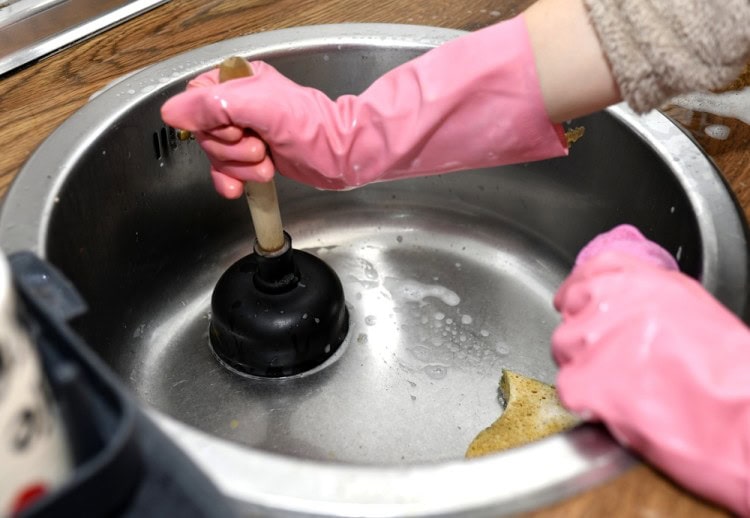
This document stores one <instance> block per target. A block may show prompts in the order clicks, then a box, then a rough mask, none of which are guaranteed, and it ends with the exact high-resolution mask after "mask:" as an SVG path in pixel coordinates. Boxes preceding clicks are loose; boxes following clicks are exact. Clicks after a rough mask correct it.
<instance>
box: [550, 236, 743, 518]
mask: <svg viewBox="0 0 750 518" xmlns="http://www.w3.org/2000/svg"><path fill="white" fill-rule="evenodd" d="M633 230H635V229H632V227H629V228H626V230H623V229H622V228H618V229H615V231H613V232H612V233H610V234H604V235H603V236H600V237H598V238H597V239H595V240H594V241H593V242H592V244H591V245H590V246H587V247H586V248H585V249H584V250H583V252H582V253H581V255H580V256H579V262H578V264H577V266H576V267H575V269H574V271H573V273H572V274H571V275H570V276H569V277H568V279H567V280H566V281H565V282H564V283H563V285H562V287H561V288H560V290H559V291H558V293H557V295H556V297H555V307H556V308H557V309H558V310H559V311H560V312H561V313H562V320H563V323H562V324H561V325H560V326H559V327H558V328H557V330H556V331H555V333H554V335H553V337H552V352H553V355H554V357H555V360H556V361H557V362H558V364H559V366H560V372H559V375H558V378H557V389H558V391H559V394H560V398H561V400H562V402H563V404H564V405H565V406H566V407H568V408H569V409H570V410H572V411H574V412H576V413H578V414H580V415H581V416H583V417H585V418H587V419H591V420H599V421H602V422H603V423H604V424H605V425H606V426H607V428H608V429H609V430H610V431H611V432H612V434H613V435H614V436H615V437H616V438H617V439H618V441H620V442H621V443H622V444H623V445H625V446H628V447H630V448H632V449H633V450H635V451H637V452H639V453H640V454H641V455H643V457H644V458H646V459H647V460H649V461H650V462H651V463H653V464H654V465H655V466H657V467H659V468H660V469H662V470H663V471H664V472H665V473H667V474H668V475H670V476H671V477H673V478H674V479H675V480H676V481H677V482H679V483H681V484H683V485H684V486H686V487H687V488H689V489H691V490H693V491H694V492H696V493H698V494H700V495H702V496H704V497H706V498H709V499H711V500H714V501H716V502H718V503H720V504H722V505H724V506H726V507H728V508H730V509H732V510H733V511H734V512H736V513H739V514H740V515H743V516H750V332H748V329H747V328H746V327H745V325H744V324H743V323H742V322H741V321H740V320H739V319H738V318H737V317H735V316H734V315H733V314H732V313H730V312H729V311H728V310H727V309H725V308H724V307H723V306H722V305H721V304H719V303H718V302H717V301H716V300H715V299H714V298H713V297H712V296H711V295H710V294H709V293H708V292H706V291H705V289H704V288H703V287H702V286H701V285H700V284H699V283H698V282H696V281H694V280H693V279H691V278H689V277H687V276H685V275H683V274H681V273H680V272H679V271H676V270H674V269H673V265H672V266H670V265H669V264H665V263H664V261H663V259H664V258H663V254H666V251H662V253H654V251H655V250H658V249H659V247H658V245H656V244H655V243H650V242H648V241H647V240H645V238H643V237H642V236H640V233H638V234H637V235H638V236H640V238H637V236H636V235H635V234H634V233H632V231H633ZM635 232H637V231H635ZM622 233H624V234H625V239H624V240H622V239H618V238H617V235H618V234H622Z"/></svg>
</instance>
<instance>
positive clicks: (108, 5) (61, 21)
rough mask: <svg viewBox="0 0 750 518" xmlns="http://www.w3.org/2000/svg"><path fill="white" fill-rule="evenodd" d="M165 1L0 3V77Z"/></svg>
mask: <svg viewBox="0 0 750 518" xmlns="http://www.w3.org/2000/svg"><path fill="white" fill-rule="evenodd" d="M167 1H168V0H10V1H5V2H0V74H5V73H7V72H10V71H12V70H14V69H15V68H17V67H20V66H22V65H25V64H27V63H29V62H31V61H34V60H36V59H39V58H41V57H43V56H46V55H47V54H51V53H52V52H56V51H58V50H60V49H62V48H63V47H66V46H67V45H70V44H72V43H75V42H77V41H80V40H82V39H85V38H88V37H90V36H92V35H94V34H96V33H99V32H101V31H103V30H106V29H109V28H110V27H112V26H114V25H117V24H119V23H122V22H124V21H126V20H128V19H130V18H132V17H134V16H136V15H138V14H141V13H143V12H145V11H148V10H149V9H153V8H154V7H156V6H157V5H160V4H163V3H165V2H167Z"/></svg>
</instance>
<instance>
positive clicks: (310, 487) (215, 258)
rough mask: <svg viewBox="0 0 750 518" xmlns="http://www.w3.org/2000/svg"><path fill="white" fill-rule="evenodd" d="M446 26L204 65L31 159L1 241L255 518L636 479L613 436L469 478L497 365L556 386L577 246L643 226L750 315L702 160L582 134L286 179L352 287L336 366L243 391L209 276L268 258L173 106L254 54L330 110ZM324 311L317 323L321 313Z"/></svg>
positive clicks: (137, 80)
mask: <svg viewBox="0 0 750 518" xmlns="http://www.w3.org/2000/svg"><path fill="white" fill-rule="evenodd" d="M460 34H461V33H460V32H457V31H452V30H445V29H436V28H428V27H415V26H393V25H339V26H318V27H306V28H300V29H293V30H282V31H277V32H271V33H265V34H256V35H251V36H247V37H243V38H238V39H234V40H229V41H225V42H222V43H219V44H216V45H212V46H208V47H204V48H200V49H196V50H194V51H191V52H188V53H186V54H183V55H180V56H177V57H174V58H171V59H169V60H167V61H164V62H162V63H159V64H157V65H154V66H151V67H149V68H147V69H144V70H142V71H140V72H138V73H136V74H134V75H132V76H129V77H127V78H125V79H123V80H122V81H120V82H119V83H116V84H114V85H112V86H110V87H109V88H108V89H106V90H105V91H103V92H101V93H100V94H99V95H98V96H96V97H95V98H94V99H93V100H92V101H91V102H90V103H89V104H88V105H87V106H85V107H84V108H82V109H81V110H80V111H78V112H77V113H76V114H74V115H73V116H72V117H71V118H70V119H69V120H67V121H66V122H65V123H64V124H63V125H62V126H61V127H60V128H59V129H58V130H57V131H55V132H54V133H53V134H52V135H51V136H50V137H49V138H48V139H47V140H46V141H45V142H44V143H43V144H42V145H41V147H40V148H39V149H38V150H37V151H36V153H35V154H34V155H33V156H32V157H31V158H30V160H29V161H28V162H27V163H26V165H25V166H24V168H23V169H22V171H21V172H20V174H19V175H18V177H17V179H16V181H15V183H14V185H13V186H12V188H11V190H10V192H9V193H8V196H7V198H6V200H5V203H4V206H3V208H2V214H1V215H0V246H2V248H4V249H5V250H6V251H7V252H11V251H14V250H18V249H32V250H35V251H37V252H38V253H40V254H41V255H43V256H44V257H46V258H47V259H48V260H50V261H51V262H52V263H53V264H55V265H56V266H58V267H59V268H60V269H61V270H62V271H63V272H64V273H65V274H66V275H67V276H68V277H69V278H70V279H71V280H72V281H73V282H74V284H75V285H76V286H77V287H78V289H79V290H80V291H81V293H82V294H83V296H84V297H85V298H86V299H87V300H88V302H89V304H90V306H91V309H90V311H89V313H88V314H87V315H86V316H85V317H84V318H82V319H81V320H80V321H78V322H76V327H77V329H78V330H79V331H80V333H81V334H82V335H83V337H84V338H86V340H87V341H88V343H89V344H90V346H91V347H92V348H93V349H94V350H95V351H96V352H97V353H98V354H99V355H100V356H101V357H102V358H103V359H104V361H105V362H107V363H108V364H109V365H110V366H111V368H112V369H113V370H114V371H115V372H116V373H118V374H119V375H120V376H121V378H122V380H123V381H124V382H125V383H126V384H128V385H129V386H130V388H131V389H132V390H133V392H134V393H135V394H136V395H137V397H138V398H139V399H140V400H141V401H143V403H144V404H146V405H148V406H149V407H150V408H151V409H152V410H153V412H152V415H153V416H154V419H156V420H157V421H158V422H159V423H160V424H161V425H162V426H163V427H164V429H165V430H166V431H167V432H168V433H169V434H170V435H171V436H172V437H173V438H174V440H175V441H177V442H178V443H179V444H181V445H182V446H184V447H185V449H186V450H187V451H188V452H189V453H190V454H191V455H192V456H193V458H194V459H195V460H196V461H197V462H198V463H199V464H200V465H201V466H202V467H203V468H204V469H205V470H206V471H207V472H208V473H209V475H210V476H211V477H212V478H213V479H214V480H215V481H216V482H217V484H218V485H219V486H220V488H222V489H223V490H224V491H225V492H226V494H227V495H228V496H230V497H231V498H233V499H234V500H236V501H237V504H238V506H240V507H241V509H242V512H243V513H244V514H248V515H253V514H256V515H259V516H269V515H273V516H277V515H279V516H287V515H299V516H303V515H304V516H372V517H375V516H381V517H384V516H392V517H409V516H453V515H457V516H458V515H460V516H464V515H471V516H493V517H494V516H500V515H503V514H509V513H516V512H519V511H522V510H527V509H531V508H534V507H538V506H541V505H544V504H547V503H549V502H552V501H555V500H557V499H560V498H563V497H565V496H568V495H570V494H573V493H575V492H577V491H581V490H583V489H585V488H588V487H591V486H592V485H594V484H597V483H600V482H602V481H604V480H607V479H608V478H611V477H612V476H614V475H616V474H617V473H619V472H621V471H622V470H623V469H624V468H625V467H626V466H628V464H629V463H630V462H631V460H630V457H629V455H628V454H627V453H626V452H625V451H624V450H622V449H621V448H619V447H618V446H617V445H616V444H615V443H614V442H613V441H612V440H611V439H610V437H609V436H608V435H607V434H606V432H605V431H604V430H603V429H601V428H599V427H596V426H581V427H578V428H576V429H575V430H572V431H570V432H568V433H564V434H560V435H557V436H554V437H551V438H548V439H545V440H542V441H539V442H537V443H534V444H531V445H528V446H526V447H522V448H518V449H515V450H513V451H508V452H505V453H502V454H498V455H493V456H488V457H485V458H482V459H477V460H472V461H466V460H463V455H464V452H465V451H466V448H467V446H468V444H469V443H470V441H471V440H472V438H473V437H474V436H475V435H476V434H477V433H478V432H479V431H480V430H482V429H483V428H484V427H486V426H488V425H489V424H490V423H491V422H492V421H494V420H495V419H496V418H497V416H498V415H500V413H501V412H502V405H501V403H500V401H499V397H498V389H497V386H498V380H499V377H500V373H501V369H502V368H509V369H512V370H515V371H518V372H520V373H522V374H525V375H527V376H531V377H535V378H538V379H541V380H544V381H547V382H553V381H554V377H555V365H554V363H553V362H552V360H551V358H550V354H549V339H550V335H551V333H552V331H553V329H554V327H555V325H556V323H557V321H558V317H557V315H556V313H555V311H554V309H553V308H552V302H551V301H552V297H553V294H554V292H555V290H556V289H557V287H558V286H559V284H560V282H561V281H562V280H563V278H564V277H565V275H566V274H567V272H568V271H569V269H570V267H571V264H572V260H573V258H574V257H575V254H576V252H577V251H578V250H579V248H580V247H581V246H582V245H583V244H584V243H586V242H587V241H588V240H589V239H591V238H592V237H593V236H594V235H596V234H597V233H599V232H601V231H604V230H607V229H609V228H611V227H613V226H614V225H617V224H620V223H631V224H634V225H636V226H638V227H639V228H641V229H642V230H643V231H644V232H645V234H646V235H647V236H649V237H650V238H652V239H654V240H656V241H658V242H659V243H661V244H662V245H663V246H665V247H666V248H667V249H668V250H670V251H671V252H672V253H674V254H675V255H676V256H677V258H678V260H679V263H680V266H681V268H682V269H683V271H685V272H686V273H688V274H690V275H692V276H695V277H696V278H699V279H700V280H701V281H702V282H703V284H704V285H705V286H706V288H708V289H709V290H710V291H711V292H712V293H714V294H715V295H716V296H717V297H718V298H719V300H721V301H722V302H723V303H724V304H726V305H727V306H728V307H729V308H730V309H731V310H733V311H735V312H736V313H738V314H740V315H744V314H745V313H746V310H747V285H748V271H747V264H748V256H747V241H746V235H745V225H744V219H743V216H742V214H741V212H740V211H739V210H738V207H737V206H736V204H735V202H734V200H733V197H732V196H731V194H730V192H729V191H728V190H727V187H726V185H725V184H724V183H723V181H722V178H721V176H720V174H719V173H718V172H717V171H716V169H715V168H714V166H713V165H712V163H711V162H710V161H709V160H708V159H707V158H706V157H705V156H704V154H703V153H702V152H701V151H700V149H699V148H698V147H697V146H696V145H695V144H694V143H693V142H692V141H691V140H690V139H689V138H688V137H687V136H685V135H684V134H683V133H682V132H681V131H680V130H679V129H678V128H677V127H676V126H675V125H674V124H673V123H672V122H671V121H670V120H668V119H667V118H666V117H664V116H663V115H661V114H659V113H652V114H650V115H648V116H645V117H637V116H635V115H634V114H633V113H631V112H630V111H629V110H628V109H627V108H625V107H623V106H618V107H614V108H611V109H609V110H607V111H606V112H602V113H598V114H595V115H592V116H590V117H586V118H584V119H581V120H577V121H572V123H571V125H572V126H584V127H585V129H586V134H585V136H584V138H583V139H582V140H581V141H579V142H578V143H576V144H575V145H574V147H573V149H572V152H571V156H570V157H568V158H565V159H558V160H550V161H545V162H539V163H532V164H522V165H518V166H513V167H503V168H495V169H485V170H477V171H470V172H462V173H455V174H449V175H442V176H434V177H428V178H419V179H410V180H402V181H395V182H387V183H379V184H374V185H370V186H367V187H364V188H360V189H356V190H352V191H347V192H324V191H318V190H314V189H311V188H308V187H306V186H303V185H300V184H297V183H295V182H292V181H289V180H286V179H285V178H283V177H279V178H278V191H279V199H280V202H281V211H282V217H283V219H284V222H285V226H286V229H287V230H288V232H289V233H290V234H291V235H292V237H293V239H294V243H295V246H296V248H299V249H303V250H307V251H308V252H310V253H313V254H316V255H318V256H320V257H321V258H323V259H324V260H325V261H326V262H328V264H330V265H331V266H332V267H333V268H334V269H335V270H336V271H337V273H338V275H339V277H340V278H341V280H342V283H343V285H344V289H345V295H346V299H347V305H348V309H349V312H350V319H351V321H350V332H349V335H348V337H347V340H346V342H345V344H344V345H343V346H342V347H341V348H340V351H339V352H338V353H337V354H336V355H335V356H334V357H333V358H331V360H330V361H328V362H327V363H326V364H324V365H323V366H321V367H320V368H317V369H315V370H314V371H312V372H308V373H304V374H302V375H298V376H295V377H292V378H289V379H281V380H272V379H271V380H268V379H260V380H258V379H247V378H243V377H239V376H236V375H234V374H232V373H231V372H229V371H227V370H226V369H224V368H222V367H221V366H219V365H218V363H217V362H216V361H215V360H214V358H213V356H212V355H211V352H210V350H209V347H208V343H207V331H208V321H209V317H210V315H209V311H210V307H209V299H210V295H211V292H212V289H213V286H214V284H215V283H216V280H217V279H218V277H219V276H220V275H221V273H222V272H223V271H224V270H225V269H226V268H227V267H228V266H229V265H230V264H232V263H233V262H234V261H235V260H236V259H238V258H239V257H241V256H242V255H244V254H246V253H248V252H249V251H250V250H251V244H252V237H253V236H252V235H251V226H250V221H249V216H248V214H247V208H246V207H245V206H244V205H243V203H244V202H241V201H240V202H229V201H226V200H224V199H221V198H220V197H219V196H218V195H216V194H215V193H214V191H213V188H212V186H211V183H210V179H209V175H208V164H207V161H206V160H205V158H204V156H203V154H202V152H201V150H200V149H199V147H198V145H197V144H196V143H195V142H192V141H188V142H181V141H179V140H177V139H176V137H175V132H174V129H172V128H167V127H165V126H164V125H163V123H162V121H161V120H160V116H159V107H160V106H161V104H162V103H163V102H164V101H165V100H166V99H167V98H168V97H170V96H171V95H173V94H175V93H177V92H179V91H181V90H183V89H184V87H185V84H186V82H187V80H188V79H190V78H191V77H193V76H194V75H196V74H198V73H200V72H202V71H205V70H207V69H209V68H212V67H214V66H216V65H217V64H218V63H219V62H220V61H221V60H223V59H224V58H226V57H228V56H230V55H235V54H239V55H242V56H244V57H247V58H252V59H265V60H267V61H269V62H271V63H272V64H273V65H275V66H276V67H278V68H279V69H280V70H281V71H282V72H283V73H285V74H287V75H288V76H290V77H291V78H293V79H294V80H296V81H298V82H300V83H304V84H307V85H311V86H315V87H317V88H320V89H322V90H324V91H325V92H327V93H328V94H329V95H330V96H332V97H335V96H338V95H341V94H345V93H358V92H360V91H362V90H363V89H364V88H366V87H367V85H369V84H370V83H371V82H372V81H373V80H374V79H375V78H377V77H378V76H379V75H381V74H382V73H384V72H385V71H386V70H388V69H390V68H392V67H394V66H396V65H398V64H400V63H402V62H404V61H406V60H408V59H410V58H413V57H415V56H417V55H419V54H420V53H422V52H425V51H426V50H428V49H429V48H431V47H434V46H436V45H438V44H440V43H441V42H443V41H445V40H447V39H450V38H454V37H457V36H459V35H460ZM310 318H315V315H310Z"/></svg>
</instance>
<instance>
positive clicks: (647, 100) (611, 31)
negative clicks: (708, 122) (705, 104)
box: [584, 0, 750, 112]
mask: <svg viewBox="0 0 750 518" xmlns="http://www.w3.org/2000/svg"><path fill="white" fill-rule="evenodd" d="M584 3H585V5H586V8H587V9H588V12H589V17H590V19H591V21H592V23H593V25H594V28H595V30H596V32H597V34H598V35H599V40H600V42H601V44H602V47H603V49H604V53H605V54H606V56H607V59H608V60H609V63H610V65H611V68H612V72H613V74H614V77H615V81H616V82H617V84H618V86H619V88H620V93H621V94H622V96H623V98H624V99H625V101H627V102H628V104H629V105H630V106H631V107H632V108H633V109H634V110H636V111H638V112H645V111H648V110H651V109H653V108H657V107H659V106H661V105H662V104H663V103H664V102H665V101H667V100H668V99H669V98H671V97H673V96H675V95H678V94H682V93H688V92H693V91H699V90H709V89H715V88H719V87H722V86H724V85H726V84H727V83H729V82H730V81H731V80H733V79H735V78H736V77H737V76H738V75H739V73H740V72H741V71H742V68H743V67H744V65H745V64H746V63H748V62H750V0H584Z"/></svg>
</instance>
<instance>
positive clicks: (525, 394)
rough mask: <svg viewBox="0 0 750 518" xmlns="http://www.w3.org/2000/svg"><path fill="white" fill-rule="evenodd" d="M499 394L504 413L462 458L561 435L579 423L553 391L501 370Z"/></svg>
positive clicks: (546, 386) (543, 385) (474, 442)
mask: <svg viewBox="0 0 750 518" xmlns="http://www.w3.org/2000/svg"><path fill="white" fill-rule="evenodd" d="M500 390H501V392H502V394H503V398H504V399H505V411H504V412H503V415H501V416H500V417H499V418H498V419H497V421H495V422H494V423H492V424H491V425H490V426H489V428H485V429H484V430H482V431H481V432H479V435H477V436H476V438H475V439H474V440H473V441H472V442H471V444H470V445H469V449H468V450H467V451H466V457H468V458H471V457H479V456H481V455H488V454H490V453H495V452H498V451H502V450H507V449H508V448H514V447H516V446H521V445H523V444H527V443H530V442H533V441H536V440H538V439H541V438H542V437H547V436H548V435H552V434H554V433H558V432H562V431H565V430H568V429H569V428H572V427H574V426H575V425H576V424H578V422H579V419H578V418H577V417H575V416H574V415H573V414H571V413H570V412H568V411H567V410H565V408H563V406H562V404H561V403H560V400H559V399H558V397H557V392H556V391H555V387H553V386H552V385H547V384H546V383H542V382H541V381H537V380H535V379H531V378H527V377H525V376H521V375H520V374H518V373H516V372H513V371H509V370H506V369H503V374H502V377H501V378H500Z"/></svg>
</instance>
